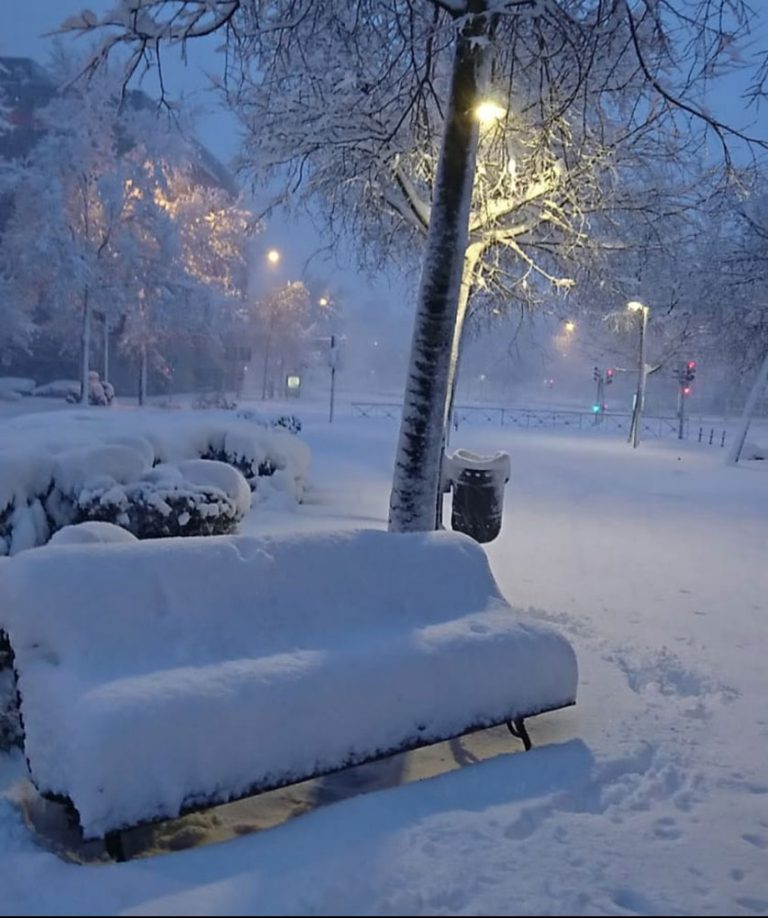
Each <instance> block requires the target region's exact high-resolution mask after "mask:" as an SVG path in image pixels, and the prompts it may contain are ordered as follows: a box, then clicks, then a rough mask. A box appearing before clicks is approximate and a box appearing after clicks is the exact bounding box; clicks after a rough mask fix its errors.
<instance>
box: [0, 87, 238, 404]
mask: <svg viewBox="0 0 768 918" xmlns="http://www.w3.org/2000/svg"><path fill="white" fill-rule="evenodd" d="M120 88H121V87H120V86H119V85H117V86H116V85H115V83H114V82H112V81H111V80H109V79H108V78H107V76H106V75H105V76H104V78H102V79H96V80H92V81H90V82H89V83H87V84H85V83H81V84H74V85H70V86H68V88H67V89H66V90H64V91H63V92H60V93H59V94H57V95H56V97H55V98H54V99H53V101H52V102H51V103H50V104H49V105H48V106H47V107H46V108H45V109H44V110H42V111H41V112H40V113H39V121H40V127H41V131H40V137H39V139H38V140H37V142H36V143H35V145H34V146H33V148H32V150H31V151H30V153H29V155H28V156H27V157H26V158H24V159H22V160H18V161H16V162H14V163H11V164H9V165H8V166H7V168H6V170H5V185H4V187H5V189H6V193H7V198H8V199H9V201H10V202H11V203H10V214H9V217H8V220H7V222H6V225H5V227H4V230H3V239H2V246H1V247H0V259H1V260H2V261H1V264H2V271H1V272H0V276H2V278H3V280H4V282H5V283H6V284H7V285H8V286H9V289H10V291H11V293H12V294H13V295H12V296H9V298H8V299H7V300H6V302H13V303H19V304H21V305H28V308H29V309H34V310H35V313H36V318H37V321H38V324H39V325H41V326H43V327H44V328H45V329H46V331H47V333H48V334H50V335H52V336H54V337H55V338H57V339H58V340H60V341H61V342H62V345H63V347H64V348H65V349H66V348H70V349H71V348H72V346H73V343H74V342H75V341H78V342H79V354H80V372H81V387H82V392H83V393H84V395H83V396H81V397H82V398H83V399H87V393H88V374H89V370H90V355H91V338H92V325H93V319H94V316H99V317H100V318H101V320H102V322H103V323H104V327H105V329H107V328H108V327H109V325H110V324H111V325H112V326H113V327H115V326H118V325H119V326H120V327H121V329H122V335H121V346H122V347H123V349H124V350H126V351H127V352H129V353H132V354H133V355H135V356H136V357H137V358H138V360H139V363H140V366H141V374H140V376H141V384H140V387H139V391H140V401H143V396H144V394H145V392H146V376H147V368H148V366H151V365H156V366H161V365H163V364H164V361H165V352H166V351H167V349H168V348H169V347H170V346H171V345H173V346H174V347H176V346H178V345H179V344H180V343H183V341H184V338H185V336H187V337H189V336H191V335H193V334H195V333H197V334H203V335H205V336H208V337H210V338H211V339H213V340H216V339H217V338H220V337H221V336H222V334H223V333H224V331H225V330H226V329H225V327H224V323H225V318H226V317H228V315H229V313H230V312H231V310H227V309H225V308H224V305H223V304H224V302H225V301H226V300H228V299H229V298H232V297H234V296H236V295H241V294H242V292H243V291H244V288H245V284H244V279H245V274H246V270H245V253H246V241H247V236H248V234H249V233H250V231H251V229H252V226H253V221H252V219H251V216H250V214H249V213H248V212H247V211H246V210H245V209H244V208H243V207H242V206H241V205H240V204H239V202H238V201H236V200H235V199H234V197H233V195H232V194H231V193H230V192H229V191H227V190H225V189H222V188H221V187H217V186H216V185H215V183H212V182H206V181H204V180H203V179H202V178H201V176H200V175H199V174H198V173H199V169H196V160H195V157H194V149H193V145H192V144H191V142H190V141H188V140H186V139H185V138H184V136H182V135H181V134H180V133H179V131H177V130H175V129H173V128H172V127H171V126H170V125H169V124H168V123H167V122H166V121H164V120H163V119H161V118H160V117H159V116H158V114H157V112H155V111H153V110H151V108H150V107H148V106H147V105H139V104H138V101H140V97H134V98H133V99H131V98H130V97H129V100H128V101H129V102H131V101H132V102H133V104H122V105H121V104H120V102H121V93H120ZM15 314H17V315H19V316H23V315H24V313H23V311H17V313H15ZM23 330H24V326H23V325H22V326H21V327H20V332H21V331H23ZM104 347H105V352H106V334H105V345H104Z"/></svg>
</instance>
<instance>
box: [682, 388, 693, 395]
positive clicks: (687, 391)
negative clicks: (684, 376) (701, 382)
mask: <svg viewBox="0 0 768 918" xmlns="http://www.w3.org/2000/svg"><path fill="white" fill-rule="evenodd" d="M682 392H683V395H690V394H691V387H690V386H683V388H682Z"/></svg>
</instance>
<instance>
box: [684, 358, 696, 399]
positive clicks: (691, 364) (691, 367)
mask: <svg viewBox="0 0 768 918" xmlns="http://www.w3.org/2000/svg"><path fill="white" fill-rule="evenodd" d="M695 378H696V361H695V360H689V361H688V363H686V365H685V381H686V382H693V381H694V379H695ZM686 394H687V393H686Z"/></svg>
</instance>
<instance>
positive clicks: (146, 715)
mask: <svg viewBox="0 0 768 918" xmlns="http://www.w3.org/2000/svg"><path fill="white" fill-rule="evenodd" d="M0 625H1V626H2V627H3V628H4V629H5V630H6V631H7V632H8V634H9V638H10V642H11V646H12V648H13V651H14V655H15V663H14V665H15V668H16V671H17V678H18V688H19V695H20V699H21V713H22V718H23V722H24V730H25V753H26V756H27V761H28V764H29V769H30V773H31V777H32V779H33V781H34V783H35V785H36V786H37V787H38V789H39V790H40V791H41V793H43V794H44V795H47V796H50V797H54V798H64V799H66V800H68V801H70V802H71V803H72V805H73V806H74V807H75V809H76V810H77V813H78V816H79V820H80V824H81V827H82V830H83V835H84V837H86V838H92V837H101V836H104V835H106V834H107V833H110V832H113V831H115V830H117V829H121V828H125V827H128V826H132V825H137V824H140V823H143V822H149V821H154V820H158V819H164V818H172V817H175V816H178V815H179V814H180V813H181V812H184V811H187V810H189V809H194V808H196V807H198V806H203V805H210V804H213V803H220V802H226V801H228V800H233V799H237V798H239V797H242V796H245V795H247V794H249V793H253V792H257V791H259V790H266V789H270V788H274V787H279V786H283V785H285V784H290V783H294V782H297V781H301V780H305V779H307V778H310V777H314V776H316V775H319V774H324V773H328V772H331V771H335V770H338V769H340V768H343V767H346V766H348V765H354V764H359V763H361V762H364V761H369V760H371V759H375V758H378V757H381V756H382V755H386V754H389V753H394V752H397V751H400V750H403V749H409V748H415V747H417V746H421V745H426V744H428V743H433V742H438V741H440V740H443V739H447V738H450V737H454V736H458V735H461V734H463V733H466V732H469V731H470V730H473V729H477V728H481V727H485V726H491V725H495V724H499V723H504V722H505V721H515V720H518V719H520V718H523V717H528V716H531V715H534V714H537V713H540V712H542V711H547V710H553V709H556V708H560V707H565V706H567V705H570V704H573V703H574V702H575V698H576V682H577V667H576V659H575V655H574V652H573V649H572V647H571V646H570V644H569V643H568V642H567V641H566V640H565V638H563V637H562V635H560V634H559V633H558V632H556V631H555V630H553V629H551V628H549V627H546V626H543V625H541V624H539V623H537V622H535V621H533V620H531V619H530V618H528V617H526V616H525V615H523V614H522V613H521V612H520V611H518V610H514V609H512V608H511V607H510V606H509V605H508V604H507V603H506V601H505V600H504V598H503V597H502V596H501V594H500V593H499V590H498V588H497V586H496V583H495V581H494V579H493V576H492V574H491V571H490V568H489V566H488V562H487V559H486V556H485V553H484V551H483V549H482V548H481V547H480V546H479V545H477V544H476V543H475V542H473V541H472V540H471V539H469V538H467V537H465V536H462V535H460V534H457V533H452V532H451V533H449V532H439V533H420V534H392V533H386V532H381V531H378V530H361V531H357V532H343V533H331V534H329V533H316V534H301V535H291V536H279V537H248V536H221V537H205V538H179V539H164V540H157V541H153V542H134V543H125V544H103V545H98V544H96V545H63V546H60V547H54V546H50V547H44V548H40V549H35V550H34V551H30V552H27V553H22V554H20V555H18V556H16V557H15V558H13V559H9V560H8V561H7V562H6V563H4V564H3V565H2V566H0Z"/></svg>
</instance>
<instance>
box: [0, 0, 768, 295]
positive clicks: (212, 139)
mask: <svg viewBox="0 0 768 918" xmlns="http://www.w3.org/2000/svg"><path fill="white" fill-rule="evenodd" d="M85 5H87V6H89V7H90V8H91V9H93V10H94V11H95V12H97V13H99V12H102V11H104V10H106V9H109V8H110V7H111V6H113V5H114V0H89V2H88V3H87V4H86V3H84V2H77V0H2V3H0V54H4V55H13V56H28V57H33V58H35V59H36V60H37V61H39V62H40V63H43V64H44V63H45V62H46V58H47V55H48V49H49V47H50V39H48V38H45V37H43V36H44V33H45V32H46V31H49V30H51V29H54V28H55V27H56V26H57V25H58V24H59V23H60V22H61V21H62V20H63V19H64V18H66V16H68V15H70V14H71V13H74V12H78V11H79V10H80V9H82V8H83V6H85ZM756 6H757V7H759V8H760V10H761V15H762V16H763V26H762V27H761V30H760V32H761V34H755V35H754V36H753V38H754V48H755V51H758V50H761V49H765V48H766V47H768V10H766V9H765V8H764V7H765V6H768V4H765V3H764V0H759V2H758V3H757V4H756ZM74 43H75V45H76V47H78V48H82V49H83V50H84V49H85V47H86V45H85V44H84V42H83V41H82V40H74ZM218 44H220V39H219V38H218V37H214V38H212V39H211V40H208V41H194V42H190V46H189V49H188V52H189V57H188V65H187V66H186V67H185V66H184V65H183V64H182V63H181V61H180V60H179V58H178V55H176V54H174V55H171V54H169V53H167V54H166V64H165V67H166V71H167V74H166V82H167V84H168V87H169V92H170V93H171V94H175V95H177V96H179V95H182V94H183V95H184V96H186V97H187V99H188V100H190V101H192V102H195V103H197V105H199V106H201V107H202V108H204V109H205V110H206V112H205V114H203V115H201V117H200V119H199V121H198V136H199V138H200V140H201V141H202V142H203V143H205V144H206V146H208V148H209V149H210V150H211V151H212V152H213V153H214V154H216V155H217V156H218V157H219V158H220V159H222V160H223V161H225V162H227V161H228V160H229V159H230V158H231V157H232V156H233V155H234V153H235V152H236V150H237V145H238V136H237V129H236V125H235V122H234V120H233V119H232V118H231V116H229V115H227V114H226V113H225V112H223V111H221V110H220V109H218V108H217V107H216V106H215V102H214V100H213V98H212V95H211V94H210V92H208V91H207V90H206V88H207V86H208V80H207V77H206V72H211V71H213V72H217V71H218V69H219V67H220V62H221V58H220V56H219V55H217V54H216V53H215V50H214V49H215V47H216V46H217V45H218ZM744 85H745V79H744V78H741V79H732V80H730V81H729V82H728V83H727V84H724V85H723V86H722V88H720V89H718V91H717V92H713V94H712V96H711V98H710V99H708V103H709V105H710V106H711V107H712V108H713V110H715V111H717V112H719V113H720V114H721V116H722V117H723V118H725V119H726V120H727V121H728V122H729V123H734V124H735V125H736V126H737V127H742V128H749V130H750V132H751V133H754V134H756V135H758V136H761V137H768V105H765V106H763V108H762V110H761V111H759V112H757V113H756V112H755V111H754V109H750V110H746V109H745V107H744V105H743V101H742V100H741V99H740V98H739V95H740V92H741V90H742V89H743V88H744ZM143 88H145V89H146V91H147V92H148V93H150V94H154V93H155V92H156V84H155V83H154V82H153V81H152V80H148V81H147V83H146V84H145V85H144V87H143ZM259 245H261V246H263V248H264V250H265V252H266V250H267V249H268V248H269V247H270V246H275V247H277V248H279V249H280V250H281V251H282V252H283V253H284V259H283V262H282V264H281V266H280V268H279V272H278V273H279V274H280V275H281V276H280V278H279V279H280V280H288V279H293V278H296V277H301V276H302V275H303V272H304V270H305V263H306V260H307V259H308V258H310V257H311V256H313V255H314V253H316V252H318V251H319V250H320V249H321V248H322V246H323V239H322V237H321V235H320V234H319V233H318V232H317V231H316V230H314V229H313V228H312V227H311V226H309V225H308V224H302V225H300V226H296V225H295V224H292V225H286V223H285V222H284V221H282V220H275V221H273V222H272V223H271V224H270V225H268V226H267V227H266V228H265V231H264V233H263V234H262V235H261V236H260V238H259ZM342 257H343V264H345V265H349V263H350V262H351V258H350V256H349V253H346V255H345V256H342ZM309 270H310V272H311V273H313V274H315V275H319V276H322V277H327V278H328V279H329V280H331V281H332V283H334V284H335V285H336V286H337V288H338V289H340V290H341V292H342V293H344V294H346V298H347V299H348V300H350V299H351V300H354V301H355V302H356V303H357V304H359V305H366V304H367V303H368V302H371V301H372V302H373V303H376V302H377V301H379V302H381V301H384V300H387V301H394V302H396V304H397V305H398V306H405V307H406V308H407V309H408V312H409V313H410V312H411V307H412V305H413V300H414V293H413V291H412V288H413V286H414V285H413V283H411V284H410V285H409V288H406V287H405V285H404V284H403V283H402V282H401V279H399V278H398V277H397V276H396V273H395V272H392V273H393V275H394V276H393V277H391V278H386V279H385V278H381V279H380V280H379V281H378V282H372V281H371V280H370V279H368V278H363V277H361V276H360V275H358V274H357V273H356V272H355V271H354V270H352V269H350V268H349V267H341V266H339V265H338V264H336V263H334V262H331V261H329V260H328V259H327V258H323V257H318V256H316V257H314V258H313V259H312V262H311V264H310V268H309ZM276 279H277V278H276ZM406 289H410V290H411V292H410V293H406ZM406 300H410V302H404V301H406Z"/></svg>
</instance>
